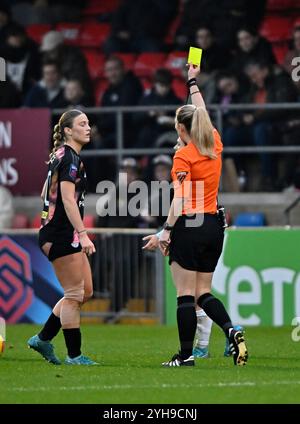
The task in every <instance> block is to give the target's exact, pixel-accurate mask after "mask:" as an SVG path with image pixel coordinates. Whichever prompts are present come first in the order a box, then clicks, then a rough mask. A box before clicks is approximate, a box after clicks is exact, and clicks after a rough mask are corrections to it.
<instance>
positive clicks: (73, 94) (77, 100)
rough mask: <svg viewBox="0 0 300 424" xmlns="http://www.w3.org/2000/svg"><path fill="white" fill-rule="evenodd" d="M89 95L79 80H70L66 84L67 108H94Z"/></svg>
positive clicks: (65, 97)
mask: <svg viewBox="0 0 300 424" xmlns="http://www.w3.org/2000/svg"><path fill="white" fill-rule="evenodd" d="M90 97H91V95H88V94H87V93H86V92H85V91H84V89H83V86H82V82H81V81H80V80H78V79H75V78H74V79H70V80H68V81H67V82H66V85H65V89H64V99H65V106H64V107H65V108H70V109H79V110H81V109H84V107H89V106H93V103H92V102H91V101H90V100H89V99H90Z"/></svg>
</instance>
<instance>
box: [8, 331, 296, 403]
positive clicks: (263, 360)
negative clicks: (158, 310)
mask: <svg viewBox="0 0 300 424" xmlns="http://www.w3.org/2000/svg"><path fill="white" fill-rule="evenodd" d="M291 328H292V327H290V328H287V327H284V328H263V327H258V328H249V329H247V330H246V337H247V341H248V349H249V354H250V359H249V362H248V364H247V366H245V367H235V366H233V361H232V358H224V357H223V349H224V336H223V334H222V332H221V331H220V330H219V329H218V328H213V332H212V336H211V345H210V351H211V358H210V359H202V360H199V359H198V360H197V362H196V366H195V367H190V368H189V367H187V368H172V369H164V368H161V367H160V363H161V362H162V361H164V360H168V359H169V358H170V356H171V355H172V354H173V353H175V352H176V350H177V332H176V328H174V327H171V328H170V327H164V326H157V327H151V326H121V325H119V326H111V325H106V326H105V325H90V326H83V327H82V334H83V353H84V354H87V355H89V356H91V357H92V358H93V359H96V360H97V361H99V363H100V365H99V366H95V367H83V366H81V367H79V366H77V367H70V366H69V367H68V366H65V365H63V366H53V365H50V364H48V363H47V362H45V361H44V360H43V359H42V357H41V356H40V355H39V354H38V353H36V352H34V351H33V350H30V349H27V345H26V341H27V339H28V338H29V337H30V336H31V335H33V334H35V333H36V332H37V330H38V327H36V326H31V325H16V326H8V328H7V346H6V350H5V352H4V354H3V355H2V356H1V357H0V381H1V391H0V404H5V403H10V404H12V403H21V404H22V403H77V404H80V403H97V404H105V403H113V404H118V403H120V404H132V403H138V404H140V403H145V404H151V403H159V404H164V403H177V404H189V403H196V404H201V403H300V360H299V359H300V342H293V341H292V339H291ZM55 347H56V353H57V354H58V356H59V357H60V358H64V356H65V348H64V343H63V337H62V335H61V334H59V335H58V337H57V338H56V340H55Z"/></svg>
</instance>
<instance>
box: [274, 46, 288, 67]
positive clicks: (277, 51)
mask: <svg viewBox="0 0 300 424" xmlns="http://www.w3.org/2000/svg"><path fill="white" fill-rule="evenodd" d="M272 48H273V53H274V55H275V57H276V60H277V63H279V65H282V64H283V61H284V58H285V56H286V54H287V52H288V50H289V46H288V43H275V44H273V45H272Z"/></svg>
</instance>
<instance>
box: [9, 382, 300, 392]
mask: <svg viewBox="0 0 300 424" xmlns="http://www.w3.org/2000/svg"><path fill="white" fill-rule="evenodd" d="M299 384H300V381H261V382H259V383H257V382H255V381H243V382H240V383H239V382H232V383H222V382H220V383H208V384H160V385H149V386H147V385H143V386H138V385H136V386H134V385H129V384H124V385H118V384H116V385H112V386H107V385H104V386H99V385H97V386H96V385H93V386H69V387H68V386H59V387H45V386H41V387H10V388H9V389H7V391H10V392H49V391H54V392H58V391H81V390H130V389H138V390H144V389H186V388H188V389H191V388H207V387H216V388H224V387H259V386H274V385H278V386H286V385H288V386H290V385H299Z"/></svg>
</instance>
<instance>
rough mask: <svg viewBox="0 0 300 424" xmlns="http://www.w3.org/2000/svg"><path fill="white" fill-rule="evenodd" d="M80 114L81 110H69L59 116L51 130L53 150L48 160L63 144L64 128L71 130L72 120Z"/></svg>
mask: <svg viewBox="0 0 300 424" xmlns="http://www.w3.org/2000/svg"><path fill="white" fill-rule="evenodd" d="M82 113H83V112H81V110H78V109H71V110H68V111H67V112H65V113H63V114H62V115H61V117H60V118H59V121H58V124H56V125H55V126H54V128H53V149H52V151H51V153H50V155H49V160H51V159H52V158H53V157H54V156H55V153H56V151H57V150H58V149H59V148H60V147H61V146H62V145H63V144H64V142H65V131H64V130H65V128H67V127H68V128H72V127H73V121H74V119H75V118H76V117H77V116H79V115H81V114H82Z"/></svg>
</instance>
